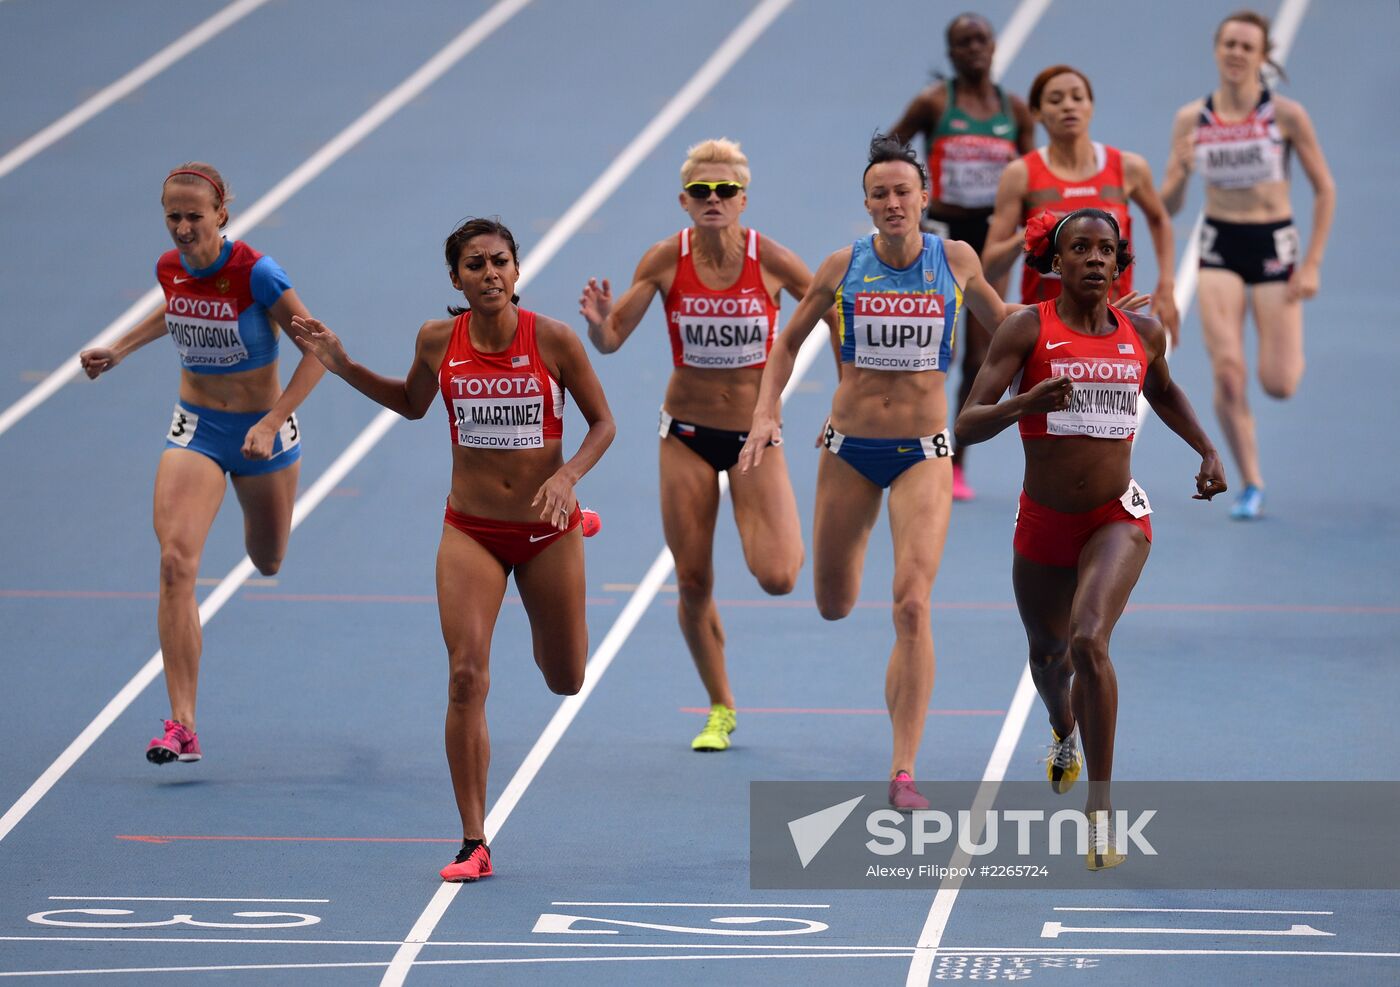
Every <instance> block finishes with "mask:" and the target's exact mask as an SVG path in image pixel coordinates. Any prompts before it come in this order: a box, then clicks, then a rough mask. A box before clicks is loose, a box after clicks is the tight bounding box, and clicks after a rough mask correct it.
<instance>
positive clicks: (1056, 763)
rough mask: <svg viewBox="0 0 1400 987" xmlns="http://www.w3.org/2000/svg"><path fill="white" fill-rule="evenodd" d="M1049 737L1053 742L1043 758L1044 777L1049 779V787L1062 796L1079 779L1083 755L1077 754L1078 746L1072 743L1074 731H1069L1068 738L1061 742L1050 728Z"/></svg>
mask: <svg viewBox="0 0 1400 987" xmlns="http://www.w3.org/2000/svg"><path fill="white" fill-rule="evenodd" d="M1050 736H1051V737H1053V738H1054V742H1053V743H1052V744H1051V745H1050V753H1049V755H1048V756H1047V757H1046V758H1045V777H1047V778H1049V779H1050V787H1051V788H1053V789H1054V790H1055V791H1056V793H1058V794H1060V795H1063V794H1064V793H1065V792H1067V791H1069V790H1070V789H1071V788H1072V787H1074V782H1075V779H1077V778H1078V777H1079V769H1080V768H1081V767H1083V765H1084V755H1082V754H1080V753H1079V745H1078V744H1076V743H1075V742H1074V736H1075V731H1073V730H1071V731H1070V732H1069V736H1068V737H1065V738H1064V739H1063V740H1061V739H1060V736H1059V734H1057V733H1056V732H1055V729H1054V728H1053V727H1051V728H1050Z"/></svg>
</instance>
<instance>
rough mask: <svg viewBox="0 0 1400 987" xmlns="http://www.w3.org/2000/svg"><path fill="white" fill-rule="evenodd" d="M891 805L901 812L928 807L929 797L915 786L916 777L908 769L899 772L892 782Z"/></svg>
mask: <svg viewBox="0 0 1400 987" xmlns="http://www.w3.org/2000/svg"><path fill="white" fill-rule="evenodd" d="M890 807H891V808H894V809H898V810H899V811H900V812H913V811H914V810H915V809H927V808H928V799H926V798H924V797H923V796H922V795H920V794H919V790H918V789H917V788H915V787H914V779H913V778H912V777H911V776H910V774H909V772H908V771H901V772H899V773H898V774H896V775H895V776H894V780H893V781H891V782H890Z"/></svg>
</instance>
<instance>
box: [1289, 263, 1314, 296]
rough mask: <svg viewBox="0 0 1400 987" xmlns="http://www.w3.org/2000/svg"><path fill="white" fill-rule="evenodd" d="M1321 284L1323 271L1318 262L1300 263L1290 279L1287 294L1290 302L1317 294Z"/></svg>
mask: <svg viewBox="0 0 1400 987" xmlns="http://www.w3.org/2000/svg"><path fill="white" fill-rule="evenodd" d="M1321 285H1322V273H1321V272H1320V271H1319V270H1318V269H1317V265H1316V264H1308V263H1303V264H1299V265H1298V266H1297V267H1295V268H1294V269H1293V276H1292V277H1290V278H1289V279H1288V290H1287V292H1286V295H1287V297H1288V300H1289V301H1290V302H1304V301H1307V300H1308V299H1309V298H1311V297H1313V296H1314V295H1316V294H1317V289H1318V288H1319V287H1320V286H1321Z"/></svg>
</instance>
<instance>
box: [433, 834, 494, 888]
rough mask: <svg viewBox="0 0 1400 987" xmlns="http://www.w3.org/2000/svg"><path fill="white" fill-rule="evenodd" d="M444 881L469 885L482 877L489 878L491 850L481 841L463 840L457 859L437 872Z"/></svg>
mask: <svg viewBox="0 0 1400 987" xmlns="http://www.w3.org/2000/svg"><path fill="white" fill-rule="evenodd" d="M438 873H439V875H440V876H441V877H442V879H443V880H444V881H451V882H452V883H454V884H470V883H471V882H472V881H476V880H480V879H481V878H483V877H490V876H491V875H492V874H493V873H494V871H492V870H491V848H490V847H488V846H487V845H486V843H485V841H483V840H463V841H462V849H461V851H459V852H458V854H457V859H456V860H454V861H452V863H450V864H448V865H447V866H446V867H444V868H443V869H442V870H441V871H439V872H438Z"/></svg>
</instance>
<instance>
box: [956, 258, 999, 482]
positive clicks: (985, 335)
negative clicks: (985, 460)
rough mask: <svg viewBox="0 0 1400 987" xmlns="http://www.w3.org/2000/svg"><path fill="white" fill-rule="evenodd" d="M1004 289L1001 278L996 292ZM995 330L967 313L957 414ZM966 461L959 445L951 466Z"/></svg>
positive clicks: (979, 367) (970, 387)
mask: <svg viewBox="0 0 1400 987" xmlns="http://www.w3.org/2000/svg"><path fill="white" fill-rule="evenodd" d="M994 287H996V286H994ZM1005 288H1006V279H1005V278H1003V279H1002V283H1001V286H1000V287H999V288H997V290H998V292H1001V291H1003V290H1004V289H1005ZM995 329H996V326H984V325H982V323H980V322H978V321H977V316H975V315H973V314H972V313H971V312H968V314H967V322H966V323H965V324H964V325H963V332H962V337H961V338H960V339H959V340H958V346H959V347H960V348H961V349H962V379H961V380H960V381H958V407H957V410H958V411H959V412H960V411H962V409H963V408H964V407H965V406H966V405H967V396H968V395H969V394H971V393H972V382H973V381H975V380H976V379H977V373H978V371H980V370H981V369H982V363H983V361H984V360H986V359H987V350H988V348H989V347H990V346H991V345H992V332H993V331H994V330H995ZM955 415H956V413H955ZM966 459H967V447H966V446H964V445H962V444H961V443H959V444H958V446H957V448H956V449H954V450H953V465H954V466H961V465H962V464H963V463H964V462H965V461H966Z"/></svg>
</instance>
